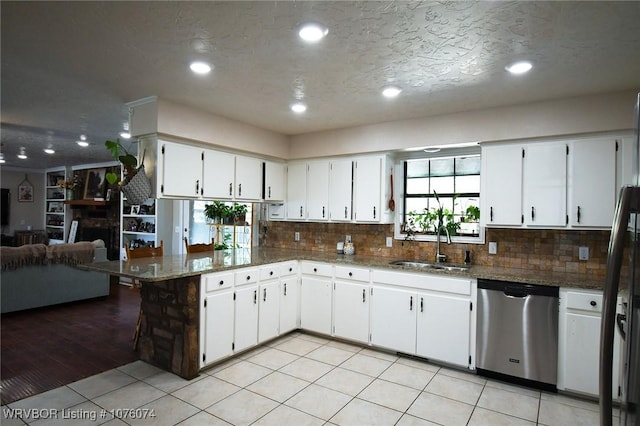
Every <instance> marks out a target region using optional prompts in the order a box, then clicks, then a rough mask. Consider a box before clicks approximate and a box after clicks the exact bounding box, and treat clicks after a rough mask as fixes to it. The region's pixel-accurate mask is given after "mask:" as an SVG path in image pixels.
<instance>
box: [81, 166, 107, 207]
mask: <svg viewBox="0 0 640 426" xmlns="http://www.w3.org/2000/svg"><path fill="white" fill-rule="evenodd" d="M106 173H107V169H106V168H101V169H89V170H88V171H87V180H86V183H85V186H84V199H85V200H93V199H95V198H103V197H104V188H105V185H106V180H105V175H106Z"/></svg>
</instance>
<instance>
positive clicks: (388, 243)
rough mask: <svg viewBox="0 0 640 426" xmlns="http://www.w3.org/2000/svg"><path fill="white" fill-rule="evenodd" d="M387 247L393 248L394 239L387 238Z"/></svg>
mask: <svg viewBox="0 0 640 426" xmlns="http://www.w3.org/2000/svg"><path fill="white" fill-rule="evenodd" d="M387 247H393V237H387Z"/></svg>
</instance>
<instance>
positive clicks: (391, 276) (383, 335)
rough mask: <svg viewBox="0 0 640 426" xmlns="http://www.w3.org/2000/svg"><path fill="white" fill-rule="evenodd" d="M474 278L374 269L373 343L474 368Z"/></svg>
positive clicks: (372, 297) (372, 304)
mask: <svg viewBox="0 0 640 426" xmlns="http://www.w3.org/2000/svg"><path fill="white" fill-rule="evenodd" d="M475 298H476V285H474V280H471V279H464V278H451V277H445V276H441V275H435V274H434V275H429V274H417V273H405V272H394V271H382V270H374V271H373V272H372V295H371V343H372V344H373V345H375V346H381V347H384V348H387V349H393V350H397V351H399V352H404V353H407V354H411V355H418V356H420V357H424V358H428V359H430V360H434V361H439V362H444V363H448V364H454V365H458V366H462V367H465V368H474V366H475V363H474V362H473V359H472V357H471V354H472V353H473V352H474V351H475V320H474V317H475V315H473V306H474V304H475Z"/></svg>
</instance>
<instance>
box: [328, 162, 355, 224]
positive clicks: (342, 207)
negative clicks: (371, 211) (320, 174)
mask: <svg viewBox="0 0 640 426" xmlns="http://www.w3.org/2000/svg"><path fill="white" fill-rule="evenodd" d="M352 196H353V161H351V160H335V161H332V162H331V164H330V167H329V219H331V220H334V221H350V220H351V199H352Z"/></svg>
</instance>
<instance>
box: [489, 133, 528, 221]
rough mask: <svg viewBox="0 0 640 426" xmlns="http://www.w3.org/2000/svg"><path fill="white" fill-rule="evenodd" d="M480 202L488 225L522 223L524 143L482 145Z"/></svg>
mask: <svg viewBox="0 0 640 426" xmlns="http://www.w3.org/2000/svg"><path fill="white" fill-rule="evenodd" d="M481 180H482V182H483V183H484V185H483V188H482V192H481V194H482V197H481V202H482V205H483V209H482V214H481V215H480V217H481V218H482V222H483V224H484V225H486V226H496V225H502V226H505V225H506V226H520V225H521V224H522V147H521V146H520V145H492V146H483V147H482V174H481Z"/></svg>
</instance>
